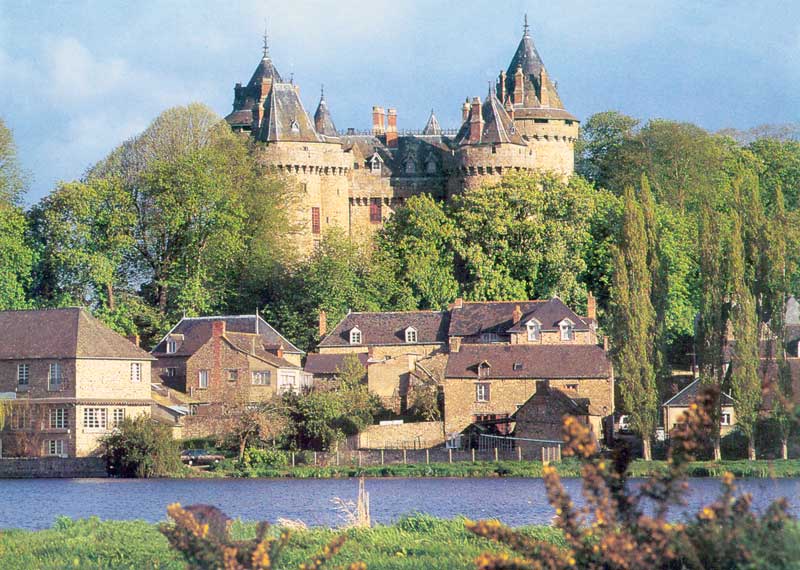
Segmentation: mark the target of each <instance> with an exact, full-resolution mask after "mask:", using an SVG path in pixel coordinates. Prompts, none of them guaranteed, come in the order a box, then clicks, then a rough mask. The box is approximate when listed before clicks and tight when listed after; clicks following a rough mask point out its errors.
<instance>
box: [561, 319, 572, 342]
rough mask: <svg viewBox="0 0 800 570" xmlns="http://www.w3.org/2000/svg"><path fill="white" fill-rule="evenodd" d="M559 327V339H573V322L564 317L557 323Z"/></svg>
mask: <svg viewBox="0 0 800 570" xmlns="http://www.w3.org/2000/svg"><path fill="white" fill-rule="evenodd" d="M558 326H559V328H560V329H561V340H575V332H574V330H573V328H574V326H575V325H574V323H573V322H572V321H571V320H569V319H564V320H563V321H561V322H560V323H558Z"/></svg>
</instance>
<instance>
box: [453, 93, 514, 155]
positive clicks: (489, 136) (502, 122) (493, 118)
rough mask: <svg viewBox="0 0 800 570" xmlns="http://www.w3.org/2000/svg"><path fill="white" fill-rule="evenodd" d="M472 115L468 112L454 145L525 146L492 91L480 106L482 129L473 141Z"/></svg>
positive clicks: (512, 122)
mask: <svg viewBox="0 0 800 570" xmlns="http://www.w3.org/2000/svg"><path fill="white" fill-rule="evenodd" d="M472 113H473V111H472V110H470V113H469V116H468V117H467V120H466V121H464V124H463V125H461V130H459V131H458V134H457V135H456V144H458V145H465V144H504V143H511V144H519V145H523V146H524V145H525V141H524V140H523V139H522V136H521V135H520V134H519V133H518V132H517V129H516V127H515V126H514V121H513V120H512V119H511V117H510V116H509V115H508V113H507V112H506V110H505V109H504V108H503V105H502V104H501V103H500V100H499V99H498V98H497V96H496V95H495V94H494V91H489V95H488V97H487V98H486V101H484V102H483V105H481V115H482V117H483V128H482V129H481V134H480V139H479V140H473V139H471V138H470V123H471V122H472Z"/></svg>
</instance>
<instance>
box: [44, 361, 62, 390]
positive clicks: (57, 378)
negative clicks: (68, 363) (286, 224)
mask: <svg viewBox="0 0 800 570" xmlns="http://www.w3.org/2000/svg"><path fill="white" fill-rule="evenodd" d="M62 381H63V374H62V370H61V364H59V363H58V362H53V363H52V364H50V370H49V371H48V373H47V389H48V390H59V389H61V383H62Z"/></svg>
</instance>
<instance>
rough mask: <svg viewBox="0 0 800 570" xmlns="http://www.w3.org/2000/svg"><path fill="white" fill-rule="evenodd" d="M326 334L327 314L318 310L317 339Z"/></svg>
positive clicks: (322, 310) (323, 310)
mask: <svg viewBox="0 0 800 570" xmlns="http://www.w3.org/2000/svg"><path fill="white" fill-rule="evenodd" d="M327 332H328V314H327V313H326V312H325V309H320V310H319V338H322V337H324V336H325V334H327Z"/></svg>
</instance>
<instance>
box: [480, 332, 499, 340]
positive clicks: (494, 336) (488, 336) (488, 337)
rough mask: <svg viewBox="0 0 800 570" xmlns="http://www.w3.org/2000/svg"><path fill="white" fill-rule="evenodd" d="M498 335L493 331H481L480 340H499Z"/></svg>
mask: <svg viewBox="0 0 800 570" xmlns="http://www.w3.org/2000/svg"><path fill="white" fill-rule="evenodd" d="M499 341H500V336H499V335H498V334H497V333H495V332H485V333H481V342H499Z"/></svg>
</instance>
